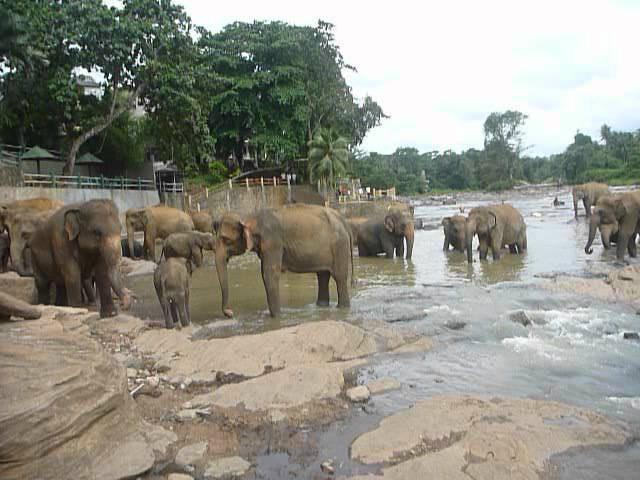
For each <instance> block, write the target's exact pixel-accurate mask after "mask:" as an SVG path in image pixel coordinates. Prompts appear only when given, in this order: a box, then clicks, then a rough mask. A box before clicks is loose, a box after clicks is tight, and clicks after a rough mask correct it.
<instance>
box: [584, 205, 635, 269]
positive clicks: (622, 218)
mask: <svg viewBox="0 0 640 480" xmlns="http://www.w3.org/2000/svg"><path fill="white" fill-rule="evenodd" d="M639 223H640V192H629V193H623V194H620V195H608V196H605V197H602V198H600V199H599V200H598V203H597V204H596V208H595V209H594V212H593V215H592V216H591V219H590V221H589V238H588V239H587V244H586V245H585V247H584V251H585V253H586V254H587V255H591V254H592V253H593V248H591V246H592V244H593V240H594V239H595V236H596V231H597V230H598V229H600V235H601V238H602V244H603V246H604V247H605V248H608V247H609V246H610V242H611V241H615V242H616V257H617V259H618V260H620V261H622V260H624V254H625V250H626V251H628V252H629V256H630V257H636V255H637V246H636V236H637V234H638V231H639V230H640V228H639V227H640V225H639Z"/></svg>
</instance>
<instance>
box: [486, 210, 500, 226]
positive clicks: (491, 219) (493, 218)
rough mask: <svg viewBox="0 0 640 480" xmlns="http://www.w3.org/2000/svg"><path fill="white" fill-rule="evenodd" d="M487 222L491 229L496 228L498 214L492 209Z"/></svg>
mask: <svg viewBox="0 0 640 480" xmlns="http://www.w3.org/2000/svg"><path fill="white" fill-rule="evenodd" d="M487 223H488V225H489V229H492V228H495V227H496V225H497V223H498V219H497V217H496V214H495V213H493V212H492V211H491V210H489V215H488V216H487Z"/></svg>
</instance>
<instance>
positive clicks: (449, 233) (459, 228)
mask: <svg viewBox="0 0 640 480" xmlns="http://www.w3.org/2000/svg"><path fill="white" fill-rule="evenodd" d="M466 225H467V219H466V218H465V217H463V216H462V215H454V216H452V217H444V218H443V219H442V229H443V230H444V244H443V245H442V250H444V251H445V252H447V251H449V246H452V247H453V249H454V250H455V251H456V252H462V253H464V249H465V248H466V247H467V240H466V235H467V229H466Z"/></svg>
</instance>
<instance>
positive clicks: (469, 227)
mask: <svg viewBox="0 0 640 480" xmlns="http://www.w3.org/2000/svg"><path fill="white" fill-rule="evenodd" d="M475 233H476V224H475V222H471V221H469V220H467V224H466V225H465V242H466V249H467V262H469V263H471V262H473V246H472V244H473V236H474V235H475Z"/></svg>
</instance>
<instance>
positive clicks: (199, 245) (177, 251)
mask: <svg viewBox="0 0 640 480" xmlns="http://www.w3.org/2000/svg"><path fill="white" fill-rule="evenodd" d="M215 247H216V238H215V237H214V236H213V234H212V233H202V232H197V231H193V232H180V233H172V234H171V235H169V236H168V237H167V238H166V240H165V241H164V245H163V247H162V254H161V255H160V259H161V260H162V257H164V258H173V257H182V258H185V259H187V260H188V261H190V262H193V263H194V265H195V266H196V267H201V266H202V250H211V251H213V250H214V249H215Z"/></svg>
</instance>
